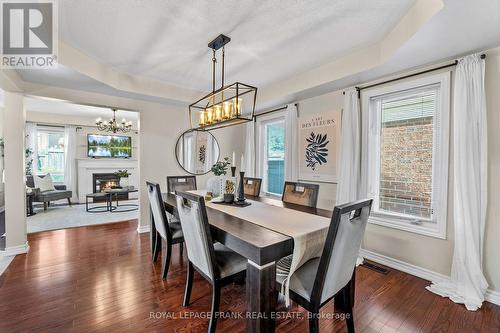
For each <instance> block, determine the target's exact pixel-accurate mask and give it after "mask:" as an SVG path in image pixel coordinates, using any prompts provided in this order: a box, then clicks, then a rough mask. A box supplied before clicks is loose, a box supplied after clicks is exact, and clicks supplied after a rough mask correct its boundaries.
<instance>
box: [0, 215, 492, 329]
mask: <svg viewBox="0 0 500 333" xmlns="http://www.w3.org/2000/svg"><path fill="white" fill-rule="evenodd" d="M136 227H137V222H136V221H130V222H122V223H114V224H108V225H104V226H92V227H82V228H74V229H67V230H58V231H48V232H41V233H37V234H31V235H29V243H30V246H31V249H30V252H29V253H28V254H27V255H18V256H16V258H15V259H14V261H13V262H12V264H11V265H10V267H9V268H8V269H7V271H6V272H5V273H4V274H3V275H2V276H1V277H0V332H20V331H37V332H68V331H74V332H90V331H100V332H154V331H157V332H160V331H161V332H206V329H207V320H206V319H204V318H192V319H190V320H188V319H180V318H179V317H180V316H181V315H182V316H183V317H186V316H188V315H191V316H203V315H204V314H205V311H209V309H210V297H211V289H210V288H209V285H208V284H207V282H205V280H204V279H203V278H201V277H200V276H199V275H196V279H195V283H194V288H193V294H192V298H191V299H192V305H191V306H190V307H189V308H183V307H182V306H181V303H182V295H183V292H184V281H185V269H186V263H185V261H184V260H183V259H182V257H180V255H179V253H178V249H177V248H176V249H175V252H174V255H173V267H172V268H171V270H170V272H169V276H168V281H162V280H161V278H160V270H161V266H160V263H159V262H158V263H157V264H156V265H153V264H152V263H151V260H150V254H149V238H148V234H141V235H139V234H137V231H136ZM356 284H357V290H356V306H355V308H354V319H355V325H356V330H357V332H396V331H397V332H499V331H500V307H498V306H495V305H492V304H490V303H485V304H484V305H483V307H482V308H481V310H479V311H477V312H468V311H466V310H465V308H464V307H463V306H461V305H457V304H454V303H452V302H450V301H449V300H447V299H444V298H441V297H438V296H436V295H434V294H432V293H430V292H428V291H426V290H425V289H424V287H425V286H426V285H428V282H427V281H424V280H422V279H419V278H416V277H414V276H411V275H408V274H405V273H402V272H399V271H396V270H390V271H389V273H388V274H386V275H384V274H381V273H378V272H375V271H373V270H370V269H368V268H365V267H359V268H358V271H357V281H356ZM244 293H245V288H244V286H243V285H232V286H228V287H225V288H224V289H223V292H222V303H221V311H223V312H224V313H225V316H226V317H227V316H229V315H233V316H237V313H241V312H243V311H244V309H245V304H244ZM278 310H279V311H284V312H283V313H281V314H280V315H281V316H282V317H283V316H284V315H285V314H287V313H289V312H285V309H284V307H283V305H282V304H281V305H280V307H279V309H278ZM290 311H291V314H292V315H293V316H292V318H281V319H279V320H277V331H278V332H307V320H305V319H303V318H301V317H303V316H306V312H305V311H303V310H302V309H301V308H299V307H297V306H295V305H294V306H293V307H292V308H291V310H290ZM323 312H329V313H332V312H333V305H331V304H329V305H327V306H326V308H324V310H323ZM151 313H154V314H155V315H157V316H159V317H161V316H164V318H151ZM170 317H175V318H176V319H171V318H170ZM320 322H321V331H322V332H345V331H346V329H345V325H344V322H343V321H342V320H340V319H339V320H328V319H321V321H320ZM218 331H219V332H231V333H236V332H244V331H245V321H244V320H243V319H222V320H220V321H219V323H218Z"/></svg>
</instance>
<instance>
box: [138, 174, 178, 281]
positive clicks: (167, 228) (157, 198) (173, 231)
mask: <svg viewBox="0 0 500 333" xmlns="http://www.w3.org/2000/svg"><path fill="white" fill-rule="evenodd" d="M146 185H147V191H148V198H149V205H150V208H151V219H152V221H151V223H154V225H155V228H156V234H155V235H152V237H151V239H152V240H153V244H152V251H153V262H156V260H158V255H159V254H160V251H161V246H162V241H161V240H162V239H163V240H164V241H165V243H166V244H165V247H166V252H167V253H165V254H164V256H163V257H164V261H163V268H162V277H163V279H166V278H167V275H168V268H169V266H170V258H171V256H172V245H174V244H179V246H180V251H181V254H182V244H183V242H184V236H183V234H182V228H181V224H180V223H179V222H173V223H169V222H168V220H167V214H166V211H165V206H164V204H163V199H162V197H161V191H160V185H159V184H157V183H152V182H146Z"/></svg>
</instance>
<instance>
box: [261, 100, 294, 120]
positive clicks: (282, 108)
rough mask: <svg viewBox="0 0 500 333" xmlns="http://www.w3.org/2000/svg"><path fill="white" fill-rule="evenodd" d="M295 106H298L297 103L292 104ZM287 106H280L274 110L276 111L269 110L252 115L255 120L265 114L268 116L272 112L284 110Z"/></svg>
mask: <svg viewBox="0 0 500 333" xmlns="http://www.w3.org/2000/svg"><path fill="white" fill-rule="evenodd" d="M294 105H295V106H299V103H295V104H294ZM286 108H287V106H286V105H285V106H280V107H279V108H276V109H272V110H269V111H264V112H261V113H257V114H256V115H254V116H253V117H254V118H257V117H260V116H264V115H266V114H269V113H273V112H278V111H282V110H286Z"/></svg>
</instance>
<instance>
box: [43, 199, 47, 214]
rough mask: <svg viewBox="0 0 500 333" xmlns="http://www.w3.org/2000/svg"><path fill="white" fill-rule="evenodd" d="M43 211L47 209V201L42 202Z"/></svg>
mask: <svg viewBox="0 0 500 333" xmlns="http://www.w3.org/2000/svg"><path fill="white" fill-rule="evenodd" d="M43 211H44V212H46V211H47V202H45V201H44V202H43Z"/></svg>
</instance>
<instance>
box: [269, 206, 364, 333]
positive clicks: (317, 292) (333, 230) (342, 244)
mask: <svg viewBox="0 0 500 333" xmlns="http://www.w3.org/2000/svg"><path fill="white" fill-rule="evenodd" d="M371 206H372V200H360V201H356V202H353V203H349V204H345V205H340V206H337V207H335V209H334V211H333V216H332V219H331V222H330V227H329V229H328V234H327V237H326V242H325V246H324V248H323V252H322V254H321V257H320V258H315V259H311V260H309V261H308V262H306V263H305V264H304V265H302V266H301V267H300V268H299V269H298V270H296V271H295V272H294V273H293V275H292V277H291V278H290V281H289V289H290V298H291V299H292V300H293V301H295V302H296V303H298V304H299V305H301V306H302V307H304V308H305V309H306V310H308V311H309V312H311V315H310V316H309V332H310V333H315V332H319V312H320V309H321V307H323V305H325V304H326V303H328V302H329V301H330V300H331V299H332V298H335V309H336V310H337V309H338V310H340V311H343V312H344V313H346V314H347V316H346V322H347V330H348V332H349V333H353V332H354V319H353V313H352V307H353V304H354V286H355V267H356V260H357V258H358V254H359V249H360V247H361V241H362V240H363V236H364V233H365V229H366V224H367V222H368V216H369V215H370V210H371ZM280 266H282V265H280V262H278V265H277V267H280ZM284 279H285V275H284V274H279V272H278V273H277V274H276V281H277V285H278V287H279V289H278V290H280V288H281V284H282V283H283V280H284Z"/></svg>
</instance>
